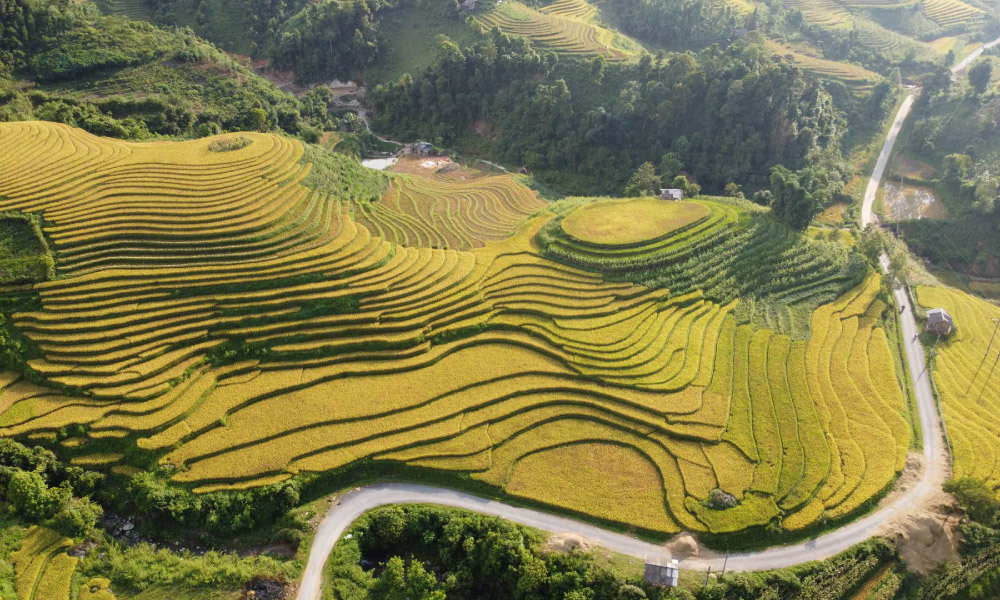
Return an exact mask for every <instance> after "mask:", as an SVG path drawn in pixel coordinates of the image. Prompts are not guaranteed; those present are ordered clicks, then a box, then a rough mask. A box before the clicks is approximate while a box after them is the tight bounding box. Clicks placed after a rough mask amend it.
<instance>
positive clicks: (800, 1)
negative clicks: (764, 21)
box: [782, 0, 854, 30]
mask: <svg viewBox="0 0 1000 600" xmlns="http://www.w3.org/2000/svg"><path fill="white" fill-rule="evenodd" d="M782 3H783V4H784V5H785V6H786V7H788V8H789V9H793V10H794V9H797V10H801V11H802V15H803V16H804V17H805V18H806V20H807V21H809V22H810V23H814V24H816V25H819V26H820V27H829V28H831V29H847V30H849V29H851V28H852V27H853V21H854V17H853V16H852V15H851V12H850V11H849V10H847V8H845V7H844V5H843V4H840V3H839V2H837V1H836V0H783V1H782Z"/></svg>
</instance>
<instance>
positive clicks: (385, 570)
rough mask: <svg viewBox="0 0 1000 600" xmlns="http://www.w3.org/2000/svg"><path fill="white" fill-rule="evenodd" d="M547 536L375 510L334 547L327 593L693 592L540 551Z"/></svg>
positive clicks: (606, 598)
mask: <svg viewBox="0 0 1000 600" xmlns="http://www.w3.org/2000/svg"><path fill="white" fill-rule="evenodd" d="M541 542H542V540H541V539H540V538H539V537H538V534H537V533H534V532H533V531H532V530H529V529H527V528H525V527H522V526H520V525H516V524H513V523H510V522H508V521H503V520H501V519H497V518H493V517H486V516H483V515H478V514H474V513H465V512H460V511H454V510H450V509H445V508H437V507H429V506H390V507H385V508H380V509H376V510H374V511H372V512H369V513H367V514H365V515H363V516H362V517H361V518H360V519H359V520H358V521H356V522H355V523H354V524H353V525H352V527H351V535H350V536H349V537H348V538H345V539H343V540H341V542H339V543H338V544H337V546H336V547H335V548H334V550H333V554H332V555H331V559H330V562H329V563H328V565H327V575H328V580H329V582H330V585H329V586H328V589H326V590H325V592H324V593H325V595H324V598H338V599H339V600H354V599H357V600H360V599H370V600H397V599H398V600H403V599H404V598H408V599H409V600H443V599H444V598H446V597H447V598H451V599H453V600H458V599H465V598H467V599H469V600H508V599H511V598H516V599H520V600H543V599H550V598H551V599H557V598H558V599H564V600H643V599H645V598H653V599H664V600H665V599H667V598H685V599H690V598H691V594H690V593H688V592H686V591H668V590H665V589H661V588H655V587H652V586H647V585H646V584H644V583H643V582H642V581H626V580H623V579H622V578H621V577H618V576H616V575H615V574H614V573H612V572H611V571H609V570H607V569H605V568H603V567H601V566H600V565H598V564H597V563H596V561H595V559H594V556H593V555H590V554H584V553H580V552H572V553H543V552H540V551H539V547H540V545H541ZM401 552H402V553H401ZM362 565H365V566H367V567H369V568H370V567H374V566H376V565H380V566H379V568H378V569H376V570H366V569H365V568H363V566H362Z"/></svg>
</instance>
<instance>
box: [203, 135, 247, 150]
mask: <svg viewBox="0 0 1000 600" xmlns="http://www.w3.org/2000/svg"><path fill="white" fill-rule="evenodd" d="M252 143H253V140H251V139H250V138H248V137H247V136H245V135H237V136H233V137H226V138H221V139H218V140H215V141H214V142H212V143H211V144H209V145H208V149H209V151H211V152H232V151H233V150H239V149H241V148H246V147H247V146H249V145H250V144H252Z"/></svg>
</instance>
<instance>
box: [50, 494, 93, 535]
mask: <svg viewBox="0 0 1000 600" xmlns="http://www.w3.org/2000/svg"><path fill="white" fill-rule="evenodd" d="M103 514H104V509H102V508H101V507H100V506H99V505H97V504H96V503H95V502H93V501H92V500H90V499H89V498H69V499H67V500H66V502H64V503H63V505H62V508H61V509H60V510H59V512H57V513H56V515H55V517H53V518H52V528H53V529H55V530H56V531H58V532H60V533H62V534H63V535H65V536H67V537H71V538H83V537H87V536H89V535H90V533H91V532H92V531H93V530H94V526H95V525H97V520H98V519H100V518H101V515H103Z"/></svg>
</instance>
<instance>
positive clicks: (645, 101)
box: [371, 30, 846, 193]
mask: <svg viewBox="0 0 1000 600" xmlns="http://www.w3.org/2000/svg"><path fill="white" fill-rule="evenodd" d="M557 66H558V70H557V69H556V67H557ZM371 101H372V105H373V107H374V110H375V122H376V124H377V125H378V126H379V127H380V128H384V129H386V130H389V131H391V132H393V133H394V134H396V135H398V136H402V137H406V138H427V139H430V140H432V141H435V142H440V143H443V144H454V143H458V142H467V136H468V132H469V131H470V130H471V129H473V128H474V126H476V125H477V124H487V125H489V127H486V129H488V130H489V131H491V132H494V133H493V135H491V136H490V138H489V140H488V141H489V143H488V144H485V140H483V141H482V142H483V145H482V149H483V150H484V151H489V152H491V153H492V154H493V155H494V156H495V157H497V158H500V159H501V160H503V161H505V162H508V163H513V164H523V165H525V166H526V167H527V168H529V169H531V170H532V171H535V172H536V174H538V175H541V176H542V177H543V179H544V178H545V177H546V175H552V176H554V175H555V174H556V173H559V172H562V173H566V172H571V173H573V174H575V175H576V179H577V185H576V188H577V189H575V190H572V189H571V191H577V192H582V191H584V190H586V191H588V192H589V193H594V192H595V191H603V192H608V191H615V192H617V191H619V190H621V188H622V185H623V184H624V183H625V180H626V179H627V178H628V177H629V175H630V174H632V173H633V172H634V171H635V169H636V168H637V167H638V166H639V165H641V164H642V163H644V162H654V161H658V160H659V159H660V157H662V156H663V155H664V154H666V153H668V152H669V153H672V155H673V157H674V158H676V159H677V160H678V161H680V163H681V164H682V165H683V168H684V170H685V171H687V172H688V173H691V174H692V175H693V176H694V178H695V179H696V180H697V181H698V182H699V183H700V184H701V185H703V186H707V188H708V189H714V190H721V189H722V187H723V186H724V185H725V184H727V183H729V182H732V181H737V182H742V183H744V184H747V185H749V186H751V187H755V188H757V187H763V186H766V185H767V183H768V173H769V171H770V169H771V167H773V166H775V165H778V164H783V165H785V166H788V167H790V168H795V169H798V168H802V167H804V166H806V164H807V163H809V162H810V161H811V160H813V159H815V158H816V156H817V155H821V154H826V155H830V156H833V155H835V154H836V153H837V151H838V149H839V144H840V141H841V138H842V137H843V135H844V133H845V130H846V120H845V117H844V114H843V112H842V111H841V110H840V109H838V108H837V107H836V106H834V103H833V99H832V97H831V96H830V95H829V94H828V93H827V92H826V91H825V90H824V89H823V87H822V86H820V85H817V84H816V83H815V82H811V81H809V80H807V79H805V78H804V77H803V76H802V73H801V72H800V71H799V70H798V69H796V68H794V67H791V66H789V65H787V64H785V63H782V62H779V61H776V60H774V59H773V58H772V57H771V54H770V51H769V50H768V49H767V48H766V46H765V44H764V40H763V38H761V37H760V36H758V35H756V34H751V35H748V36H746V37H745V38H743V39H741V40H739V41H738V42H736V43H734V44H732V45H730V46H729V47H728V48H727V49H725V50H722V49H720V48H718V47H715V46H713V47H711V48H709V49H706V50H704V51H703V52H701V53H700V54H698V55H697V56H696V55H693V54H677V55H674V56H672V57H670V58H669V59H666V60H661V59H655V60H654V59H653V58H652V57H650V56H648V55H645V56H643V58H642V59H641V60H640V61H639V62H638V63H636V64H604V63H603V62H602V61H601V60H600V59H595V60H593V61H582V60H579V59H574V58H557V57H556V56H555V55H553V54H551V53H539V52H537V51H536V50H535V49H533V48H532V47H531V46H530V44H529V43H528V42H526V41H524V40H522V39H512V38H509V37H507V36H505V35H503V34H501V33H500V32H499V31H496V30H494V31H492V32H490V33H489V36H488V39H487V40H486V41H484V42H482V43H480V44H478V45H475V46H473V47H471V48H466V49H459V48H458V47H457V46H456V45H454V44H452V43H450V42H444V43H442V44H441V46H440V49H439V55H438V58H437V60H436V62H435V64H434V65H433V66H431V67H428V68H427V69H426V70H425V71H424V72H423V73H421V74H420V75H419V76H418V77H417V78H410V77H408V76H404V77H403V78H402V79H401V80H400V81H398V82H396V83H391V84H389V85H384V86H379V87H377V88H376V89H375V90H374V91H373V92H372V95H371ZM470 145H472V144H470ZM550 179H551V178H550Z"/></svg>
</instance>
